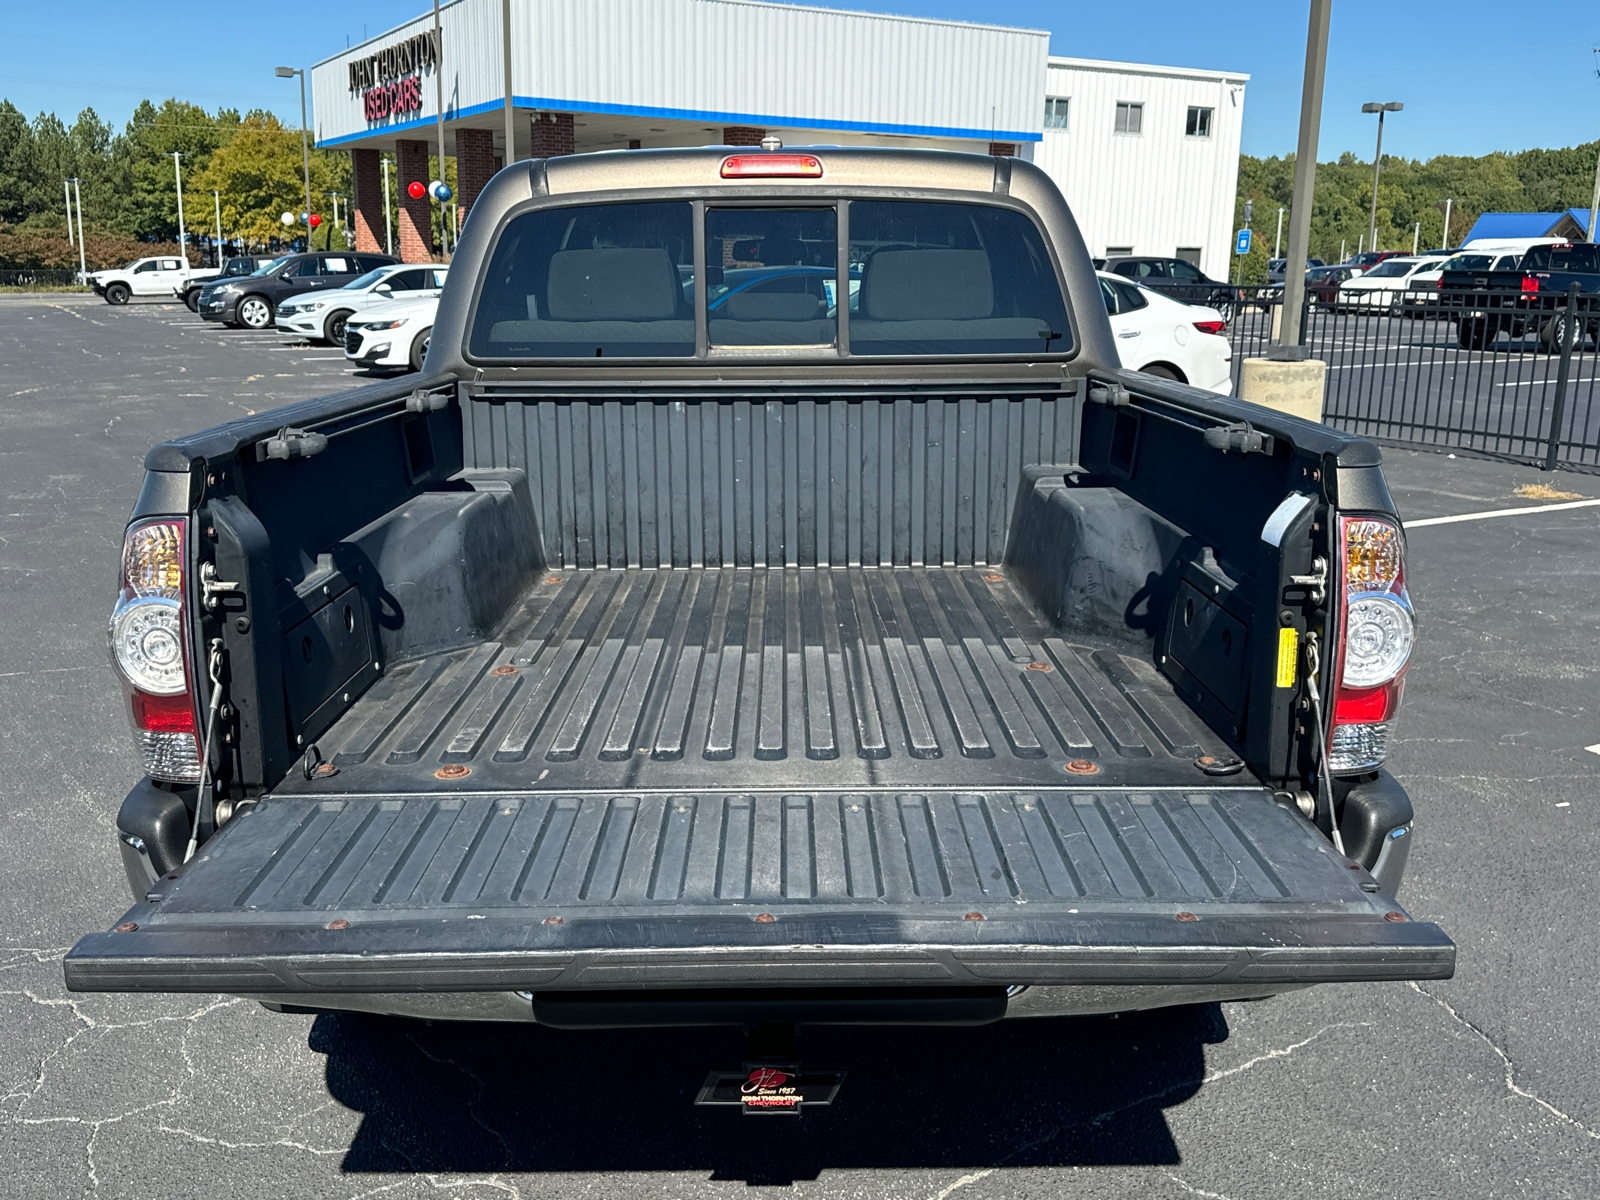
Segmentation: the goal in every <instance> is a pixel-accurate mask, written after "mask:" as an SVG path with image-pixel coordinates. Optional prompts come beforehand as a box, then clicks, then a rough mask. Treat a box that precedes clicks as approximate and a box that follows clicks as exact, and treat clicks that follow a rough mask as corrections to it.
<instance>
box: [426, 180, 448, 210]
mask: <svg viewBox="0 0 1600 1200" xmlns="http://www.w3.org/2000/svg"><path fill="white" fill-rule="evenodd" d="M428 192H429V194H430V195H432V196H433V198H434V199H435V200H437V201H438V202H439V203H440V204H448V203H450V197H451V196H452V195H453V194H454V193H452V192H451V191H450V185H449V184H447V183H441V182H439V181H438V180H437V179H436V180H434V181H433V184H432V186H430V187H429V188H428Z"/></svg>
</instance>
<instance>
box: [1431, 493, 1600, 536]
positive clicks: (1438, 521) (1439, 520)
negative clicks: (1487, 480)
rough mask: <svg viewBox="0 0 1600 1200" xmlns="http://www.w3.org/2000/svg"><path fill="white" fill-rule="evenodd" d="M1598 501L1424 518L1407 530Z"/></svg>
mask: <svg viewBox="0 0 1600 1200" xmlns="http://www.w3.org/2000/svg"><path fill="white" fill-rule="evenodd" d="M1596 505H1600V500H1568V501H1566V502H1565V503H1563V504H1534V505H1530V506H1529V507H1527V508H1494V509H1489V510H1488V511H1487V512H1475V513H1459V514H1457V515H1456V516H1453V517H1426V518H1424V519H1423V520H1421V521H1407V522H1406V523H1405V525H1406V528H1407V529H1420V528H1421V527H1422V526H1424V525H1454V524H1456V523H1457V522H1459V521H1487V520H1488V519H1489V518H1490V517H1516V516H1521V515H1522V514H1523V513H1536V512H1557V511H1559V510H1560V509H1563V508H1593V507H1595V506H1596Z"/></svg>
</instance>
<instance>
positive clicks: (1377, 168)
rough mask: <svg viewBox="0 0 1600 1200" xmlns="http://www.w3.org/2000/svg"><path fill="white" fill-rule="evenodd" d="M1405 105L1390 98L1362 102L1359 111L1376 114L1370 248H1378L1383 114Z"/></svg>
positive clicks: (1397, 109)
mask: <svg viewBox="0 0 1600 1200" xmlns="http://www.w3.org/2000/svg"><path fill="white" fill-rule="evenodd" d="M1404 107H1405V105H1404V104H1402V103H1400V101H1398V100H1390V101H1389V102H1388V103H1386V104H1376V103H1374V104H1363V105H1362V106H1361V111H1362V112H1364V113H1377V114H1378V150H1377V153H1376V154H1374V155H1373V156H1372V221H1371V223H1370V224H1369V225H1368V226H1367V237H1368V238H1369V239H1370V240H1371V242H1372V249H1374V250H1376V249H1377V248H1378V175H1379V173H1380V172H1381V171H1382V170H1383V114H1384V113H1392V112H1399V111H1400V110H1401V109H1402V108H1404Z"/></svg>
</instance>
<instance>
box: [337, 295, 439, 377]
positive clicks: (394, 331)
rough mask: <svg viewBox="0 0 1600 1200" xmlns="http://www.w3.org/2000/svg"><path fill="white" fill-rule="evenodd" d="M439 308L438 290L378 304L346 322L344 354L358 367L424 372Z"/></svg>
mask: <svg viewBox="0 0 1600 1200" xmlns="http://www.w3.org/2000/svg"><path fill="white" fill-rule="evenodd" d="M438 311H439V293H438V292H429V293H427V294H425V295H419V296H417V297H416V298H415V299H406V300H390V301H388V302H387V303H384V304H374V305H373V306H372V307H371V308H368V309H364V310H362V311H361V312H360V313H358V314H357V315H356V316H354V317H352V318H351V319H350V320H349V321H348V322H347V323H346V325H345V327H344V356H345V358H346V359H348V360H349V361H350V363H351V364H353V365H354V366H358V367H399V368H401V369H402V370H411V371H420V370H422V359H423V357H424V356H425V355H426V354H427V353H428V335H429V334H431V333H432V332H433V317H434V314H435V313H437V312H438Z"/></svg>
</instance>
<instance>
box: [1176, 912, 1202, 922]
mask: <svg viewBox="0 0 1600 1200" xmlns="http://www.w3.org/2000/svg"><path fill="white" fill-rule="evenodd" d="M1199 919H1200V918H1199V917H1197V916H1195V915H1194V914H1193V913H1192V912H1181V913H1179V914H1178V920H1180V921H1198V920H1199Z"/></svg>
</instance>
